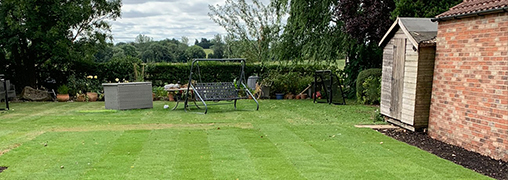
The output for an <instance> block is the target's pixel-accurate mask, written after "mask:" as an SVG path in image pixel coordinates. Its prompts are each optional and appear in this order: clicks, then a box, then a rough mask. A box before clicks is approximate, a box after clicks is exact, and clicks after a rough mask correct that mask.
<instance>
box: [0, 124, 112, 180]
mask: <svg viewBox="0 0 508 180" xmlns="http://www.w3.org/2000/svg"><path fill="white" fill-rule="evenodd" d="M105 137H106V139H109V138H108V137H107V136H105ZM87 140H88V137H86V136H84V135H83V133H45V134H43V135H41V136H39V137H38V138H36V139H34V140H33V141H30V142H27V143H25V144H23V145H22V146H21V147H20V148H17V149H14V150H12V151H11V152H9V153H8V154H5V155H3V156H1V157H0V162H2V163H1V165H2V166H7V167H9V169H8V171H5V172H3V173H2V176H4V175H5V177H7V179H11V178H12V179H51V178H52V177H55V175H56V176H59V174H60V175H62V174H63V175H62V176H61V177H67V176H69V175H71V174H72V175H74V176H75V175H77V173H78V172H83V171H84V169H82V168H79V167H78V168H76V167H77V166H81V165H82V164H83V163H81V165H80V164H79V161H80V160H79V159H76V156H77V155H76V154H75V151H79V150H78V149H80V146H82V142H84V141H87ZM102 143H103V142H101V144H102ZM103 146H104V147H107V145H103ZM95 148H97V147H93V148H86V149H88V150H89V149H95ZM98 149H100V148H98ZM85 151H86V150H85ZM92 153H93V152H92ZM78 154H79V153H78ZM85 160H86V159H85ZM76 162H78V164H77V166H73V165H76V164H75V163H76ZM66 165H69V166H68V167H67V169H65V166H66ZM61 166H63V168H61ZM79 169H81V170H79ZM69 170H70V171H69Z"/></svg>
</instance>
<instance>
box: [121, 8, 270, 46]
mask: <svg viewBox="0 0 508 180" xmlns="http://www.w3.org/2000/svg"><path fill="white" fill-rule="evenodd" d="M269 1H270V0H261V2H263V3H264V4H265V5H266V4H268V3H269ZM224 2H225V0H123V1H122V3H123V5H122V17H121V18H119V19H117V20H116V21H113V22H111V24H112V33H113V37H114V42H115V43H118V42H133V41H134V38H135V37H136V36H137V35H139V34H144V35H147V36H149V37H152V38H153V39H154V40H162V39H166V38H169V39H172V38H175V39H181V37H182V36H186V37H188V38H189V42H190V43H194V39H198V40H199V39H201V38H208V39H211V38H213V36H214V35H215V34H225V31H224V29H223V28H222V27H220V26H218V25H216V24H215V23H214V22H213V21H212V20H211V19H210V17H209V16H208V12H209V11H210V10H209V9H208V5H209V4H211V5H215V4H220V5H224Z"/></svg>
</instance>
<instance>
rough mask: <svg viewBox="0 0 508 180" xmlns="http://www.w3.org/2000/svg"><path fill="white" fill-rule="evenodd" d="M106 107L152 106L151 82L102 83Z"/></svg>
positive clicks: (117, 108) (142, 107) (123, 108)
mask: <svg viewBox="0 0 508 180" xmlns="http://www.w3.org/2000/svg"><path fill="white" fill-rule="evenodd" d="M102 86H104V101H105V104H106V109H116V110H126V109H145V108H153V101H152V83H150V82H132V83H103V84H102Z"/></svg>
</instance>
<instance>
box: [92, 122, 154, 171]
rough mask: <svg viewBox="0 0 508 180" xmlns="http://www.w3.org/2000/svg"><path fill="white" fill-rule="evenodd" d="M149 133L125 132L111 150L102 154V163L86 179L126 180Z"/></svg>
mask: <svg viewBox="0 0 508 180" xmlns="http://www.w3.org/2000/svg"><path fill="white" fill-rule="evenodd" d="M149 133H150V131H147V130H131V131H125V132H123V133H122V134H121V136H120V137H119V138H118V139H116V141H114V142H113V143H112V144H110V146H111V149H109V150H108V151H105V152H103V153H102V157H101V158H100V159H101V161H100V162H97V163H95V164H94V165H93V166H92V167H91V168H90V169H89V171H88V172H87V173H86V176H84V178H86V179H124V178H125V177H126V175H127V174H128V173H129V171H131V169H132V168H133V165H134V163H135V161H136V160H137V159H138V156H139V154H140V152H141V150H142V148H143V145H144V144H145V142H146V140H147V139H148V135H149Z"/></svg>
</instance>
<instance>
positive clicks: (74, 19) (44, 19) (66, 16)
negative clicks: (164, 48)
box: [0, 0, 121, 86]
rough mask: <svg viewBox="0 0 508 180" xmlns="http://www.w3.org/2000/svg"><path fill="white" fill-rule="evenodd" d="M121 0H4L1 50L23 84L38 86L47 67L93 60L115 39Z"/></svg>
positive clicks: (0, 18) (0, 19)
mask: <svg viewBox="0 0 508 180" xmlns="http://www.w3.org/2000/svg"><path fill="white" fill-rule="evenodd" d="M120 7H121V1H120V0H74V1H68V0H31V1H20V0H2V1H1V2H0V47H2V48H3V49H5V50H6V51H8V52H9V53H4V54H3V56H4V57H2V58H3V59H5V60H7V61H9V64H10V65H11V66H10V67H14V69H15V70H14V72H15V74H14V76H15V77H14V78H15V80H16V82H17V83H18V84H19V85H21V86H25V85H30V86H35V85H36V78H37V72H38V71H39V70H40V68H41V67H43V66H52V67H66V66H67V67H68V66H70V64H72V62H73V61H83V60H86V61H93V59H94V56H93V55H94V54H95V52H96V51H97V47H98V44H105V43H106V40H107V39H110V38H111V36H110V35H109V34H108V32H110V25H109V24H108V23H107V21H108V20H115V19H116V18H117V17H119V16H120Z"/></svg>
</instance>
